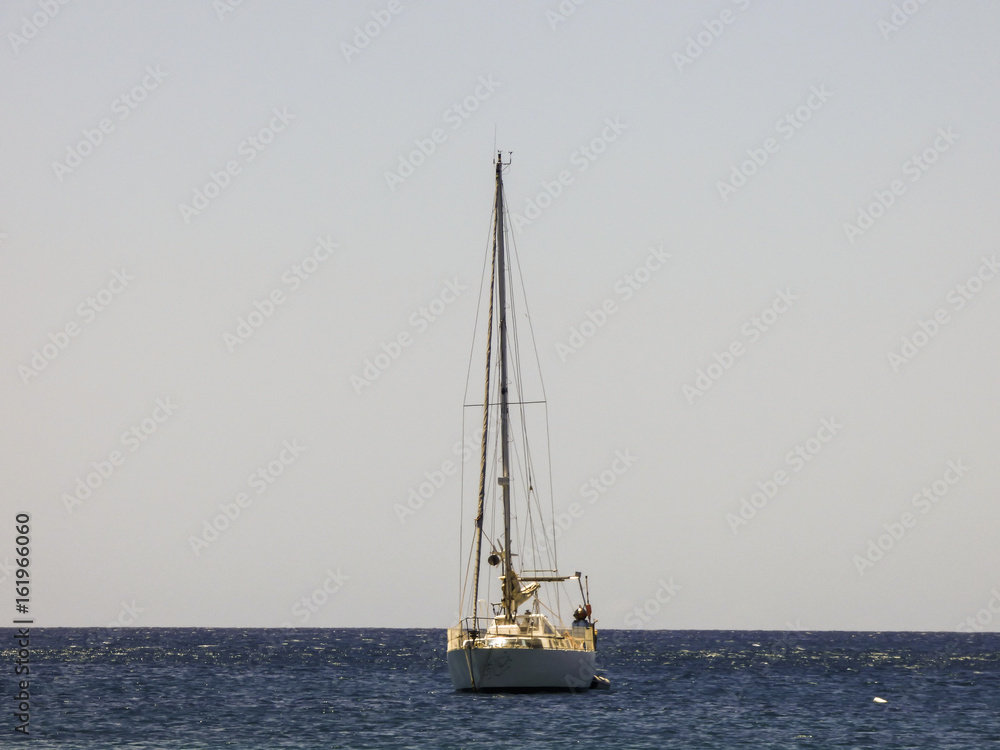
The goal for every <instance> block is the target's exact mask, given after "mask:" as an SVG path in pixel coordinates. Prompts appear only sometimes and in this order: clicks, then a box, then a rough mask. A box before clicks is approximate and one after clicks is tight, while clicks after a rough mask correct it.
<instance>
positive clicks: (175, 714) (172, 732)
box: [0, 628, 1000, 750]
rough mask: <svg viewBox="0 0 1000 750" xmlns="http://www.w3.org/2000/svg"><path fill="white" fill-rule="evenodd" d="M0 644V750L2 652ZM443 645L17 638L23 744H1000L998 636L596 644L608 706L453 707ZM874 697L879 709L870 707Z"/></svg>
mask: <svg viewBox="0 0 1000 750" xmlns="http://www.w3.org/2000/svg"><path fill="white" fill-rule="evenodd" d="M0 632H2V633H3V641H2V644H0V655H2V666H0V670H2V672H0V685H2V696H3V697H2V700H3V710H2V711H0V716H2V717H3V718H2V720H0V724H2V725H0V747H14V746H21V747H28V745H25V744H23V740H24V738H22V737H21V736H20V735H18V734H17V733H16V732H15V731H14V726H15V724H16V720H15V719H14V716H13V712H14V711H15V710H16V706H15V700H14V696H15V693H16V688H15V685H14V659H15V649H14V648H13V647H12V646H13V645H15V641H14V633H15V632H16V631H14V630H12V629H9V628H8V629H4V630H3V631H0ZM444 642H445V634H444V631H442V630H389V629H334V630H326V629H298V630H281V629H279V630H259V629H204V628H183V629H180V628H135V629H129V628H125V629H122V630H108V629H104V628H93V629H87V628H79V629H78V628H49V629H33V630H32V631H31V655H30V659H31V663H30V666H31V675H30V679H31V687H30V693H31V696H30V717H31V719H30V731H31V737H30V739H28V740H27V742H30V743H31V745H30V746H31V747H32V748H130V749H138V748H164V749H166V748H185V749H187V748H192V749H193V748H247V749H250V748H254V749H255V748H296V749H297V748H310V749H311V748H476V747H483V748H486V747H489V748H496V747H519V748H521V747H523V748H560V749H563V748H568V747H580V748H591V747H593V748H598V747H615V748H622V749H624V748H685V749H693V748H712V749H713V750H725V749H728V748H740V750H748V749H751V748H823V749H825V748H935V749H937V750H944V749H947V748H962V749H963V750H964V749H966V748H986V747H1000V634H964V633H831V632H817V633H807V632H797V631H796V632H790V633H778V632H752V631H739V632H728V631H621V630H620V631H613V630H608V631H602V632H601V637H600V643H599V644H598V652H599V654H598V664H599V667H600V670H601V672H602V673H603V674H604V675H605V676H607V677H608V678H609V679H610V680H611V682H612V689H611V690H610V691H597V690H593V691H587V692H583V693H577V694H572V693H566V694H528V695H525V694H520V695H497V694H482V695H476V694H464V693H456V692H454V691H453V690H452V688H451V683H450V681H449V678H448V672H447V666H446V663H445V656H444ZM875 697H879V698H882V699H883V700H885V701H886V702H885V703H878V702H875V701H874V698H875Z"/></svg>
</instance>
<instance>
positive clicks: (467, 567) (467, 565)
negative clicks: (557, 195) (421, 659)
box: [458, 208, 496, 620]
mask: <svg viewBox="0 0 1000 750" xmlns="http://www.w3.org/2000/svg"><path fill="white" fill-rule="evenodd" d="M495 213H496V208H494V209H493V211H492V212H491V213H490V221H489V223H488V225H487V231H486V248H487V252H486V253H485V254H484V255H483V268H482V270H481V271H480V273H479V304H478V305H476V318H475V322H474V324H473V329H472V343H471V345H470V347H469V366H468V368H467V370H466V373H465V394H466V395H468V393H469V383H470V382H471V379H472V361H473V358H474V356H475V351H476V331H477V330H479V315H480V313H481V312H482V308H483V285H484V284H485V283H486V262H487V261H488V260H489V258H490V253H489V247H490V235H491V234H493V214H495ZM488 378H489V367H488V366H487V380H488ZM462 400H463V401H464V400H465V399H462ZM462 444H463V445H464V444H465V418H464V416H463V418H462ZM459 492H460V493H461V494H460V495H459V513H458V515H459V531H458V581H459V592H460V594H459V600H458V616H459V620H461V617H462V613H463V612H464V611H465V602H464V601H463V599H464V597H465V592H466V591H467V590H468V588H467V587H468V579H469V570H470V568H471V563H472V559H471V558H472V550H473V548H472V546H470V547H469V558H467V559H466V562H465V565H464V566H463V565H462V548H463V546H464V545H463V543H462V540H463V538H464V536H465V502H464V499H465V462H464V461H463V462H462V476H461V483H460V489H459ZM463 567H464V568H465V581H464V582H463V581H462V569H463Z"/></svg>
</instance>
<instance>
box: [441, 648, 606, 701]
mask: <svg viewBox="0 0 1000 750" xmlns="http://www.w3.org/2000/svg"><path fill="white" fill-rule="evenodd" d="M448 671H449V672H450V673H451V682H452V684H453V685H454V686H455V689H456V690H587V689H589V688H590V684H591V682H592V681H593V679H594V675H595V669H594V652H593V651H579V650H576V649H554V648H502V647H494V648H456V649H452V650H451V651H449V652H448Z"/></svg>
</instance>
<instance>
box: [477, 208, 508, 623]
mask: <svg viewBox="0 0 1000 750" xmlns="http://www.w3.org/2000/svg"><path fill="white" fill-rule="evenodd" d="M496 220H497V221H498V222H500V223H501V224H502V223H503V217H502V216H501V215H500V212H497V217H496ZM494 276H496V243H495V242H494V245H493V264H492V265H491V266H490V316H489V321H488V322H487V333H486V386H485V388H486V393H485V394H484V395H483V402H484V404H487V405H484V406H483V439H482V443H481V445H480V454H481V456H482V457H481V459H480V467H479V503H478V506H477V508H476V545H475V546H476V572H475V576H474V578H473V592H472V617H473V622H475V619H476V618H478V617H479V565H480V562H481V561H482V545H483V502H484V500H485V496H486V445H487V433H488V432H489V425H490V408H489V406H488V404H489V400H490V356H491V353H492V347H493V279H494ZM470 368H471V364H470Z"/></svg>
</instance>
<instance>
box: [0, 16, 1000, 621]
mask: <svg viewBox="0 0 1000 750" xmlns="http://www.w3.org/2000/svg"><path fill="white" fill-rule="evenodd" d="M231 6H232V7H231ZM53 14H54V15H53ZM0 31H2V32H3V42H2V46H3V51H2V52H0V101H2V102H3V114H2V115H0V122H2V128H3V131H2V132H3V136H4V137H3V139H2V140H0V169H2V174H3V177H4V179H3V181H2V183H0V269H2V271H0V315H2V325H3V337H2V341H0V359H2V363H3V366H2V367H0V410H2V412H0V420H2V424H3V428H4V429H3V431H2V441H3V442H2V445H0V470H2V475H3V477H4V487H3V495H2V499H0V508H2V514H0V561H2V562H3V563H4V566H5V567H4V569H3V572H0V600H2V601H4V602H5V603H4V605H3V606H4V607H5V608H6V607H12V603H13V598H14V590H13V581H12V577H11V576H10V574H9V573H8V567H7V566H9V565H10V564H11V563H12V561H13V559H14V557H15V554H14V551H13V547H14V528H13V527H14V516H15V514H16V513H18V512H28V513H30V514H31V526H32V548H31V565H32V594H31V604H32V613H31V614H32V616H33V617H34V618H35V622H36V624H37V625H52V626H54V625H65V626H86V625H107V624H110V623H112V622H119V623H122V624H134V625H144V626H157V625H164V626H167V625H178V626H180V625H192V626H195V625H197V626H277V625H280V624H282V623H292V624H296V625H308V626H400V627H403V626H413V627H420V626H424V627H432V626H433V627H438V626H440V627H444V626H447V625H449V624H450V623H451V622H452V621H453V618H454V616H455V611H456V606H457V598H458V585H459V569H460V560H461V559H464V550H460V549H459V530H460V521H459V515H460V510H459V509H460V504H461V503H462V502H464V503H465V504H466V513H465V518H466V519H467V520H468V519H469V518H470V516H471V508H472V503H473V502H474V498H473V494H474V488H472V485H473V484H474V482H470V483H468V486H467V490H468V492H467V497H466V498H465V499H464V501H463V500H462V499H461V498H460V480H459V473H458V471H457V469H458V466H459V465H460V464H461V462H462V458H461V455H460V449H461V446H460V441H461V439H462V420H463V416H462V402H463V396H464V388H465V379H466V372H467V368H468V365H469V351H470V346H471V343H472V335H473V323H474V318H475V313H476V302H477V292H478V288H479V279H480V272H481V269H482V263H483V257H484V253H485V252H486V250H487V238H488V234H489V231H490V227H489V223H490V212H491V208H492V201H493V179H494V175H493V167H492V160H493V158H494V145H495V144H496V146H497V147H499V148H502V149H503V150H504V151H505V152H506V151H512V152H513V155H512V161H513V164H512V166H511V167H510V170H509V172H508V174H507V177H506V190H507V196H508V199H509V202H510V207H511V212H512V219H513V220H514V221H515V225H516V229H515V230H514V236H515V238H516V241H517V250H518V254H519V257H520V260H521V264H522V267H523V273H524V276H525V282H526V285H527V291H528V298H529V301H530V304H531V311H532V324H533V327H534V333H535V338H536V340H537V342H538V347H539V354H540V358H541V366H542V370H543V373H544V376H545V382H546V389H547V393H548V398H549V420H550V433H551V440H552V466H553V482H554V488H555V504H556V509H557V511H558V512H560V513H565V514H566V515H565V516H564V517H563V520H564V521H566V523H565V524H564V525H565V528H564V529H563V530H562V531H561V534H560V540H559V543H560V550H559V552H560V563H561V567H562V568H563V569H564V570H566V571H570V572H571V571H573V570H583V571H585V572H586V573H587V574H588V575H589V576H590V590H591V600H592V603H593V605H594V609H595V616H596V617H597V618H598V620H599V622H600V624H601V625H602V626H604V627H636V626H641V627H650V628H770V629H779V630H784V629H787V628H790V627H797V628H804V629H878V630H888V629H919V630H955V629H958V628H959V627H963V628H965V629H971V628H974V627H978V628H983V629H986V630H994V631H995V630H998V629H1000V593H998V592H1000V545H998V543H997V539H998V536H997V528H998V526H1000V503H998V502H997V500H998V497H997V494H998V492H997V491H998V487H1000V465H998V463H997V460H996V457H997V455H998V451H1000V427H998V424H1000V408H998V406H1000V398H998V395H997V391H996V388H997V383H998V382H1000V357H998V353H997V333H998V313H1000V243H998V240H997V235H998V233H997V224H998V220H997V216H998V213H997V209H996V206H997V199H998V198H1000V182H998V179H997V175H998V170H1000V145H998V141H997V132H998V124H1000V99H998V93H1000V84H998V82H1000V64H998V63H1000V61H998V50H997V43H996V40H997V38H998V33H1000V5H998V4H996V3H993V2H987V1H986V0H982V1H980V2H975V1H973V0H964V1H962V0H953V1H951V2H947V3H946V2H941V1H937V2H925V3H918V2H916V0H905V1H904V2H896V3H893V2H889V0H878V1H877V2H868V1H864V2H863V1H861V0H858V1H857V2H811V3H801V2H780V1H772V2H764V1H763V0H760V1H758V0H739V1H733V2H728V1H724V0H717V1H714V2H683V3H682V2H676V3H649V2H614V3H611V2H598V1H597V0H590V1H589V2H583V3H579V4H577V3H574V2H570V1H569V0H562V2H558V1H557V0H549V1H548V2H537V3H514V4H512V3H499V2H495V3H485V2H468V3H444V2H433V1H432V0H422V1H414V2H408V1H406V0H398V1H397V0H377V1H374V2H351V3H348V2H344V3H340V2H338V3H333V2H320V1H319V0H317V1H314V2H304V1H303V2H280V3H279V2H265V1H264V0H246V1H245V2H242V3H237V2H235V0H228V1H227V0H218V1H217V2H212V1H211V0H186V1H185V2H145V3H136V2H89V3H83V2H71V3H68V4H66V5H60V4H58V3H56V2H54V0H50V1H49V2H42V1H39V2H35V1H29V0H17V1H14V0H11V1H10V2H4V3H3V4H2V6H0ZM991 217H992V218H991ZM595 321H596V322H595ZM598 323H600V325H598ZM475 366H476V367H478V366H479V365H478V363H476V364H475ZM456 444H459V445H458V450H456ZM474 463H475V462H474V461H470V462H469V464H468V465H467V468H468V467H471V465H472V464H474ZM471 468H472V471H475V468H474V467H471ZM591 480H593V484H590V483H591ZM435 483H436V484H437V485H440V486H433V485H435ZM88 484H89V486H88ZM422 484H424V487H423V491H424V494H425V495H427V497H426V498H425V499H423V503H422V504H421V503H420V502H417V501H415V500H414V499H413V496H412V494H411V493H415V492H416V493H419V492H420V490H421V485H422ZM470 488H471V489H470ZM598 488H599V489H598ZM431 490H433V491H431ZM754 493H757V494H756V495H755V494H754ZM408 498H410V503H411V506H417V509H416V510H415V511H414V512H412V513H407V512H403V511H402V509H403V508H406V507H408V506H407V500H408ZM571 511H572V513H573V514H574V515H573V516H571V515H570V512H571ZM226 514H228V516H227V515H226ZM213 524H214V525H215V527H216V528H213ZM219 527H221V528H222V531H218V530H217V529H218V528H219ZM3 540H6V541H3ZM303 598H305V600H306V601H307V602H308V604H305V603H303ZM637 608H638V609H637ZM8 611H10V610H8Z"/></svg>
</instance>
